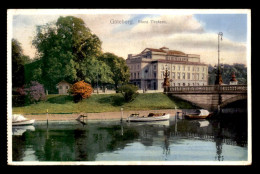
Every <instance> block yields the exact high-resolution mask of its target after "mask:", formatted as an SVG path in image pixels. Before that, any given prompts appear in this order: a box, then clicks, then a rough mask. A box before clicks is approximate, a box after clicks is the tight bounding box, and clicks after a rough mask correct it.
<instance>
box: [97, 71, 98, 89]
mask: <svg viewBox="0 0 260 174" xmlns="http://www.w3.org/2000/svg"><path fill="white" fill-rule="evenodd" d="M97 94H98V72H97Z"/></svg>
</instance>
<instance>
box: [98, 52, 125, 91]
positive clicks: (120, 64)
mask: <svg viewBox="0 0 260 174" xmlns="http://www.w3.org/2000/svg"><path fill="white" fill-rule="evenodd" d="M99 60H101V61H103V62H105V63H106V64H107V65H108V66H109V67H110V69H111V71H112V73H113V75H112V79H113V81H114V85H115V89H116V90H117V89H118V87H119V86H120V85H124V84H127V83H128V82H129V78H130V73H129V68H128V66H127V65H126V61H125V59H124V58H122V57H118V56H116V55H115V54H113V53H104V54H103V55H101V56H100V57H99Z"/></svg>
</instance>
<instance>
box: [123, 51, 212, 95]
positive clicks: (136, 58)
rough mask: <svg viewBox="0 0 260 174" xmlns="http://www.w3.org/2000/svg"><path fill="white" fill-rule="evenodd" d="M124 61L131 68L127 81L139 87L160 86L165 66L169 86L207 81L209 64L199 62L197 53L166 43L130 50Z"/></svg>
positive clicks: (153, 88)
mask: <svg viewBox="0 0 260 174" xmlns="http://www.w3.org/2000/svg"><path fill="white" fill-rule="evenodd" d="M126 64H127V66H128V67H129V69H130V82H131V83H133V84H134V85H136V86H138V87H139V89H149V90H162V89H163V78H164V76H163V74H164V72H165V70H166V68H167V70H168V71H169V72H170V76H169V78H170V85H171V86H203V85H208V65H206V64H204V63H201V62H200V56H199V55H195V54H185V53H183V52H181V51H175V50H169V48H166V47H162V48H160V49H154V48H146V49H144V50H143V51H142V52H141V53H140V54H137V55H132V54H129V55H128V58H127V59H126Z"/></svg>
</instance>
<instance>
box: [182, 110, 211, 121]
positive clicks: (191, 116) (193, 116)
mask: <svg viewBox="0 0 260 174" xmlns="http://www.w3.org/2000/svg"><path fill="white" fill-rule="evenodd" d="M208 116H210V112H209V111H207V110H205V109H197V110H196V111H195V113H190V114H185V115H184V117H185V118H187V119H205V118H207V117H208Z"/></svg>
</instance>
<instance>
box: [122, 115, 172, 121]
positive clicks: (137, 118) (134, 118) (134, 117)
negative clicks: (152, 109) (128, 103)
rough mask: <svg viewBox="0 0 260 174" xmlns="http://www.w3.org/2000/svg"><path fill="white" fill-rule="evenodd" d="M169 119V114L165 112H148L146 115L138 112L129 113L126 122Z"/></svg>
mask: <svg viewBox="0 0 260 174" xmlns="http://www.w3.org/2000/svg"><path fill="white" fill-rule="evenodd" d="M169 119H170V114H166V113H149V114H148V116H140V115H139V114H131V115H130V116H129V117H128V118H127V121H128V122H151V121H166V120H169Z"/></svg>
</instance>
